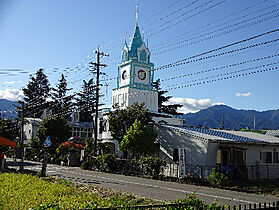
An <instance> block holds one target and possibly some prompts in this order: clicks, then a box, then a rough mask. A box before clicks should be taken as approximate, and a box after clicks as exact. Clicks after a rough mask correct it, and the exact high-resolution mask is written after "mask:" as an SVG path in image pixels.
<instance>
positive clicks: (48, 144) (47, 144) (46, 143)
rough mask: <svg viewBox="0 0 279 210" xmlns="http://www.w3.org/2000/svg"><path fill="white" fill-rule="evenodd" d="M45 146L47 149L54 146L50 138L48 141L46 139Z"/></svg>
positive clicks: (47, 138)
mask: <svg viewBox="0 0 279 210" xmlns="http://www.w3.org/2000/svg"><path fill="white" fill-rule="evenodd" d="M43 145H44V146H45V147H50V146H51V145H52V142H51V140H50V136H48V137H46V139H45V141H44V143H43Z"/></svg>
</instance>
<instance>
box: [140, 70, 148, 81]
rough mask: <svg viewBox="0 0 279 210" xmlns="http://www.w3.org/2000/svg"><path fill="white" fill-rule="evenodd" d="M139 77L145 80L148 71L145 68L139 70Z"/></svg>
mask: <svg viewBox="0 0 279 210" xmlns="http://www.w3.org/2000/svg"><path fill="white" fill-rule="evenodd" d="M138 77H139V79H140V80H144V79H145V78H146V72H145V71H144V70H139V71H138Z"/></svg>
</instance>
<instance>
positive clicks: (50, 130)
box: [31, 115, 71, 153]
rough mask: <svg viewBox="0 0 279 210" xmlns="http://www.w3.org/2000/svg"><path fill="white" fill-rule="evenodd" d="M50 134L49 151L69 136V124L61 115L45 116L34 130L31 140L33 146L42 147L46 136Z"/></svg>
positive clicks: (53, 149)
mask: <svg viewBox="0 0 279 210" xmlns="http://www.w3.org/2000/svg"><path fill="white" fill-rule="evenodd" d="M47 136H50V139H51V142H52V146H51V148H50V150H51V151H53V152H54V153H55V149H56V148H57V147H58V146H59V145H60V144H61V143H62V142H65V141H66V140H67V139H68V138H69V137H70V136H71V133H70V126H69V124H68V123H67V121H66V120H65V118H64V117H63V116H62V115H52V116H47V117H45V118H44V119H43V120H42V121H41V123H40V126H39V127H38V129H37V131H36V137H35V139H34V140H33V141H32V142H31V143H32V146H33V147H35V148H38V149H40V148H42V147H43V142H44V141H45V139H46V137H47Z"/></svg>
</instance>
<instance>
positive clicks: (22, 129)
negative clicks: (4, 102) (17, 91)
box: [19, 102, 24, 173]
mask: <svg viewBox="0 0 279 210" xmlns="http://www.w3.org/2000/svg"><path fill="white" fill-rule="evenodd" d="M23 112H24V102H22V108H21V129H20V130H21V131H20V157H21V161H20V169H19V170H20V172H21V173H22V172H23V169H24V113H23Z"/></svg>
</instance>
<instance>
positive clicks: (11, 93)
mask: <svg viewBox="0 0 279 210" xmlns="http://www.w3.org/2000/svg"><path fill="white" fill-rule="evenodd" d="M22 96H23V91H22V90H19V89H5V90H0V99H7V100H11V101H17V100H19V99H21V98H22Z"/></svg>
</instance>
